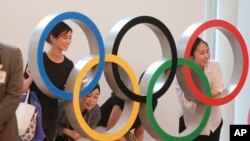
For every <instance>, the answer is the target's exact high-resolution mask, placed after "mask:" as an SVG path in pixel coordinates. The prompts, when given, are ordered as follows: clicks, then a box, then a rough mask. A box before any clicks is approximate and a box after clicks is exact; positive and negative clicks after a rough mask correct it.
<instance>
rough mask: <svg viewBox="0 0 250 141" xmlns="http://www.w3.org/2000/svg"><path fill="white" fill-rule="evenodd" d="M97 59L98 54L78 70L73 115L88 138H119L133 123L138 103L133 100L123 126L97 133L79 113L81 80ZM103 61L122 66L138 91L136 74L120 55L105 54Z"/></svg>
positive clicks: (137, 91)
mask: <svg viewBox="0 0 250 141" xmlns="http://www.w3.org/2000/svg"><path fill="white" fill-rule="evenodd" d="M98 61H99V56H96V57H94V58H93V59H91V60H90V61H89V62H88V63H87V64H86V65H85V66H84V68H83V69H82V70H81V71H80V73H79V75H78V76H77V79H76V82H75V85H74V91H73V92H74V94H73V110H74V113H75V116H76V118H77V121H78V124H79V125H80V126H81V128H82V130H83V132H85V133H86V134H87V135H88V136H89V137H90V138H92V139H94V140H104V139H105V140H116V139H119V138H120V137H122V136H124V135H125V134H126V133H127V132H128V131H129V130H130V128H131V127H132V125H133V123H134V121H135V119H136V117H137V115H138V112H139V106H140V103H138V102H133V108H132V110H129V111H131V113H130V114H128V115H126V116H129V115H130V116H129V118H128V121H127V124H126V125H124V126H123V127H120V128H119V129H120V130H118V131H117V130H116V129H115V128H111V129H110V130H109V131H107V132H104V133H99V132H96V131H95V130H93V129H91V128H90V127H89V126H88V124H87V123H86V121H85V120H84V118H83V117H82V114H81V110H80V106H79V97H80V87H81V83H82V80H83V78H84V77H85V76H86V74H87V72H88V71H89V70H90V69H91V68H93V67H94V66H95V65H97V64H98ZM105 62H112V63H116V64H117V65H120V66H121V67H122V69H123V70H124V71H125V72H127V74H128V76H129V78H130V81H131V82H132V86H133V89H134V92H135V93H136V94H139V93H140V86H139V84H138V81H137V79H136V75H135V73H134V71H133V70H132V69H131V67H130V66H129V64H128V63H126V62H125V61H124V60H123V59H121V58H120V57H118V56H116V55H112V54H106V55H105ZM127 102H129V101H125V106H126V103H127ZM123 115H124V114H122V116H123ZM113 131H114V132H113Z"/></svg>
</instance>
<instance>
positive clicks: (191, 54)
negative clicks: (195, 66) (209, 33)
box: [190, 37, 208, 57]
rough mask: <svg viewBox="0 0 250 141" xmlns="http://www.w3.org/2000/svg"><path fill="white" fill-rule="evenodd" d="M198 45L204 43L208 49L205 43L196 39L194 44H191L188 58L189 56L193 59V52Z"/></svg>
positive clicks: (198, 38)
mask: <svg viewBox="0 0 250 141" xmlns="http://www.w3.org/2000/svg"><path fill="white" fill-rule="evenodd" d="M200 43H204V44H206V45H207V47H208V44H207V42H205V41H204V40H202V39H201V38H200V37H197V38H196V40H195V41H194V44H193V46H192V49H191V52H190V56H191V57H194V52H195V50H196V49H197V47H198V45H199V44H200Z"/></svg>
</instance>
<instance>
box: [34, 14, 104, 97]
mask: <svg viewBox="0 0 250 141" xmlns="http://www.w3.org/2000/svg"><path fill="white" fill-rule="evenodd" d="M66 19H76V20H79V21H81V22H82V23H84V24H86V25H87V26H88V28H89V29H91V31H92V32H93V34H94V35H95V38H96V41H97V44H98V47H99V56H100V58H99V64H98V66H97V70H96V73H95V76H94V78H93V79H92V81H91V82H90V83H89V85H88V86H87V87H86V88H84V89H82V90H81V92H80V96H81V97H82V96H85V95H87V94H88V93H89V92H90V91H91V90H92V89H93V88H94V87H95V86H96V85H97V83H98V81H99V79H100V77H101V74H102V71H103V69H104V63H105V51H104V43H103V40H102V36H101V34H100V32H99V30H98V28H97V26H96V25H95V24H94V22H93V21H91V20H90V19H89V18H88V17H86V16H85V15H83V14H81V13H77V12H65V13H61V14H58V15H57V16H56V17H54V18H53V19H51V21H49V23H48V24H47V26H46V27H45V28H44V30H43V32H42V34H41V37H40V40H39V44H38V50H37V63H38V64H39V65H38V70H39V73H40V75H41V78H42V81H43V82H44V83H45V84H46V86H48V89H49V90H50V91H51V92H52V93H53V94H54V95H56V96H57V97H59V98H62V99H66V100H72V98H73V93H72V92H65V91H62V90H60V89H58V88H57V87H55V86H54V84H53V83H52V82H51V81H50V80H49V78H48V76H47V74H46V72H45V68H44V63H43V50H44V43H45V41H46V38H47V36H48V35H49V32H50V31H51V30H52V28H53V27H54V26H55V25H56V24H58V23H59V22H61V21H63V20H66Z"/></svg>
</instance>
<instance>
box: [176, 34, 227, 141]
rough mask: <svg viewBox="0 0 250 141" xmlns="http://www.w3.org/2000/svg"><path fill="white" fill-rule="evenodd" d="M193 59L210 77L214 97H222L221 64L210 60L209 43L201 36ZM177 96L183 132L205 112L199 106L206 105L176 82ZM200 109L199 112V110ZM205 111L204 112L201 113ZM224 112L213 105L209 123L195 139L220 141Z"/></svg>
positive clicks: (193, 52)
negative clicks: (194, 98) (185, 92)
mask: <svg viewBox="0 0 250 141" xmlns="http://www.w3.org/2000/svg"><path fill="white" fill-rule="evenodd" d="M190 57H191V59H192V60H193V61H194V62H195V63H197V64H198V65H199V66H200V67H201V68H202V70H203V71H204V73H205V75H206V76H207V78H208V81H209V84H210V88H211V93H212V97H213V98H219V97H221V94H222V91H223V90H224V84H223V76H222V72H221V69H220V65H219V63H218V62H216V61H212V60H210V53H209V47H208V44H207V43H206V42H205V41H204V40H202V39H201V38H199V37H198V38H197V39H196V40H195V42H194V44H193V47H192V49H191V52H190ZM176 92H177V97H178V100H179V102H180V105H181V108H182V111H183V116H182V117H181V118H180V125H179V128H180V129H179V131H180V132H182V131H184V130H185V129H186V128H188V127H190V126H193V125H195V124H197V114H203V113H204V110H203V111H202V110H201V111H199V110H198V108H200V107H202V106H203V107H204V104H203V103H201V102H195V101H192V100H191V99H189V98H187V97H185V95H184V92H183V91H182V89H181V88H180V86H179V84H178V83H176ZM197 111H199V113H198V112H197ZM201 112H203V113H201ZM222 124H223V121H222V114H221V109H220V107H219V106H213V107H212V109H211V113H210V117H209V120H208V122H207V125H206V126H205V128H204V129H203V131H202V132H201V134H200V135H199V136H198V137H197V138H195V139H194V140H195V141H219V139H220V131H221V127H222Z"/></svg>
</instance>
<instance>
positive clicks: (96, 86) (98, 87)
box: [91, 83, 101, 93]
mask: <svg viewBox="0 0 250 141" xmlns="http://www.w3.org/2000/svg"><path fill="white" fill-rule="evenodd" d="M95 89H98V90H99V92H100V93H101V88H100V85H99V84H98V83H97V84H96V85H95V87H94V88H93V89H92V90H91V92H93V91H94V90H95Z"/></svg>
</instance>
